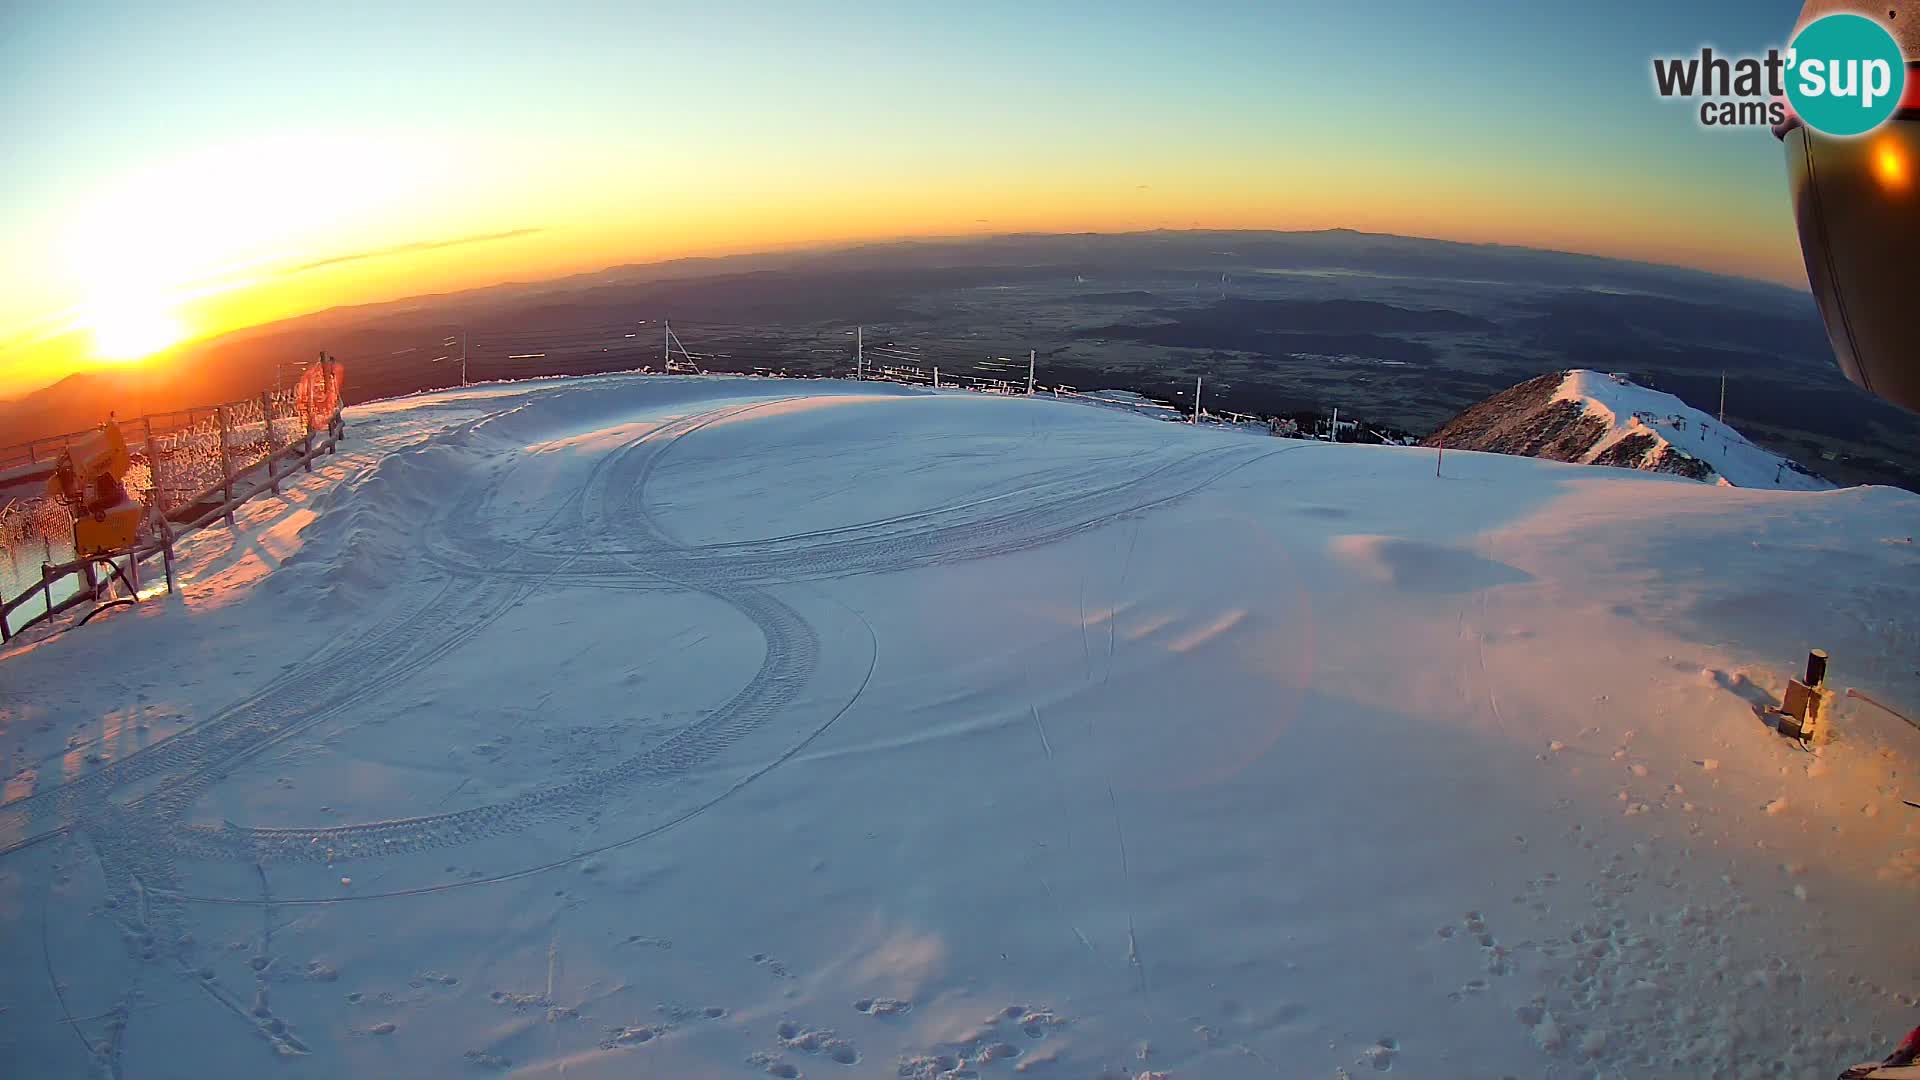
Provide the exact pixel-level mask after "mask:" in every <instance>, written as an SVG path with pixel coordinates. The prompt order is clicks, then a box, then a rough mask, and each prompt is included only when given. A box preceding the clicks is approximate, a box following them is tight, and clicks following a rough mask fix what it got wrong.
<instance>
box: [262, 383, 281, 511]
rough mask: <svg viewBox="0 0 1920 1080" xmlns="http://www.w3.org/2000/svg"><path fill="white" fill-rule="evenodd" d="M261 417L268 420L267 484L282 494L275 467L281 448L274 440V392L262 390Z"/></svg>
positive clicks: (274, 491) (278, 475)
mask: <svg viewBox="0 0 1920 1080" xmlns="http://www.w3.org/2000/svg"><path fill="white" fill-rule="evenodd" d="M260 418H261V419H262V420H264V421H266V435H267V484H268V485H269V486H270V487H272V488H273V493H274V494H275V495H278V494H280V473H279V471H278V470H277V469H276V468H275V465H274V459H276V458H278V457H279V456H280V448H279V447H278V446H276V445H274V442H273V393H272V392H271V391H268V390H262V391H260Z"/></svg>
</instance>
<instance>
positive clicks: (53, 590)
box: [0, 388, 345, 641]
mask: <svg viewBox="0 0 1920 1080" xmlns="http://www.w3.org/2000/svg"><path fill="white" fill-rule="evenodd" d="M310 405H311V399H307V400H304V401H303V399H302V398H301V396H300V391H299V389H298V388H295V389H288V390H282V391H279V392H273V391H267V392H263V393H261V394H260V395H259V396H258V397H254V398H247V399H244V400H241V401H230V402H227V403H225V404H222V405H211V406H205V407H199V408H192V409H182V410H178V411H175V412H170V413H158V414H155V415H151V416H142V417H138V418H136V419H134V420H130V421H121V422H120V423H121V431H122V432H123V433H124V434H125V436H126V439H127V450H128V454H129V456H130V457H131V458H132V459H133V467H132V468H131V469H130V470H129V471H128V474H127V476H126V477H125V480H124V482H125V485H126V488H127V494H128V496H129V497H130V498H133V499H134V500H136V501H138V502H140V503H142V504H144V505H145V506H146V509H147V517H146V521H145V523H144V524H143V526H142V529H141V536H140V539H139V541H138V542H137V543H136V544H135V546H134V549H133V551H132V552H131V553H130V554H129V555H128V556H127V557H126V558H125V559H122V560H119V561H117V562H115V563H113V564H111V565H109V564H108V563H107V562H106V561H104V560H94V559H86V558H81V557H80V556H79V553H78V552H76V551H74V549H73V534H72V518H71V516H70V515H69V512H68V511H67V508H66V507H65V506H63V505H61V504H60V503H58V502H57V501H56V500H54V499H51V498H49V497H46V496H44V495H41V494H37V493H34V494H25V495H23V496H21V497H16V498H15V499H14V500H12V501H11V502H7V503H6V504H5V505H4V506H0V641H6V640H9V639H11V638H12V637H13V635H15V634H17V633H19V632H20V631H22V630H24V629H26V628H27V627H29V626H32V625H33V624H34V623H37V622H40V621H43V620H46V619H51V618H53V617H54V616H56V615H59V614H60V613H62V612H64V611H68V610H71V609H72V608H74V607H77V606H79V605H81V604H85V603H88V602H90V601H93V600H94V599H95V598H96V596H97V595H98V592H99V587H100V583H101V579H100V569H101V567H103V566H105V567H107V568H108V572H109V573H110V574H116V575H117V576H122V577H123V579H124V581H125V584H126V585H127V587H128V588H129V589H130V590H135V591H137V589H138V587H139V586H138V584H137V582H138V580H139V568H140V564H141V563H142V562H144V561H146V560H148V559H151V558H152V557H153V556H155V555H158V556H160V557H161V558H162V560H163V561H164V568H165V572H166V575H167V580H168V584H169V586H171V584H172V564H173V542H174V540H175V539H176V538H177V537H178V536H179V534H180V533H182V532H186V531H191V530H193V529H198V528H201V527H203V526H206V525H208V524H210V523H212V522H214V521H216V520H219V519H222V518H224V519H225V520H226V522H227V524H228V525H229V526H231V525H232V524H233V511H234V509H235V508H236V507H238V506H239V505H240V504H242V503H244V502H245V501H246V500H248V499H250V498H252V497H253V496H255V495H257V494H259V493H260V492H262V491H273V492H276V493H277V492H278V491H279V490H280V481H281V478H282V477H284V476H285V475H286V474H287V473H289V472H292V471H294V470H296V469H302V468H304V469H305V470H306V471H308V472H311V471H312V470H313V459H314V458H315V457H318V456H320V455H321V454H331V453H333V452H334V450H335V448H336V447H337V446H338V444H339V441H340V439H341V438H342V437H343V435H344V433H345V424H344V422H343V421H342V420H341V418H340V409H339V402H338V397H337V394H336V395H335V397H334V400H333V401H332V402H331V412H330V413H327V414H324V415H322V416H315V415H314V414H313V413H312V412H311V411H310ZM84 434H86V433H84V432H78V433H75V434H74V435H66V436H57V437H54V438H47V439H37V440H34V441H33V442H30V443H24V444H20V445H18V446H14V447H8V448H5V449H0V463H8V462H10V463H11V464H10V465H0V483H6V484H10V485H12V486H14V487H16V488H17V489H19V490H21V491H35V492H37V490H39V489H41V485H44V483H45V480H46V478H47V477H49V476H51V475H53V471H54V467H55V464H56V462H57V461H58V459H59V456H60V452H61V450H63V449H64V448H65V447H66V445H67V443H68V442H69V441H70V440H72V439H74V438H77V437H79V436H80V435H84Z"/></svg>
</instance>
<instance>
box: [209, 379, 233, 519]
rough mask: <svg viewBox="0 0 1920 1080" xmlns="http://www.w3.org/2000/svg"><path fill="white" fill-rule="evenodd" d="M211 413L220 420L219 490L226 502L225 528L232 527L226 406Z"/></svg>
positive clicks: (231, 493) (231, 483)
mask: <svg viewBox="0 0 1920 1080" xmlns="http://www.w3.org/2000/svg"><path fill="white" fill-rule="evenodd" d="M213 415H214V418H215V419H216V420H218V421H219V422H220V491H221V497H222V498H223V499H224V500H225V501H226V504H227V528H229V529H231V528H233V462H232V461H231V460H229V459H228V457H227V430H228V428H227V407H226V406H225V405H217V406H215V407H214V410H213Z"/></svg>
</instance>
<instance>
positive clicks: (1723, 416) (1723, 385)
mask: <svg viewBox="0 0 1920 1080" xmlns="http://www.w3.org/2000/svg"><path fill="white" fill-rule="evenodd" d="M1720 422H1721V423H1722V424H1724V423H1726V422H1727V373H1726V372H1724V371H1723V372H1721V373H1720Z"/></svg>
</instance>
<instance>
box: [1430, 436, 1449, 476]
mask: <svg viewBox="0 0 1920 1080" xmlns="http://www.w3.org/2000/svg"><path fill="white" fill-rule="evenodd" d="M1445 460H1447V433H1446V432H1444V431H1443V432H1441V433H1440V452H1439V453H1438V454H1436V455H1434V458H1433V475H1435V476H1439V475H1440V463H1441V462H1443V461H1445Z"/></svg>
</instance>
